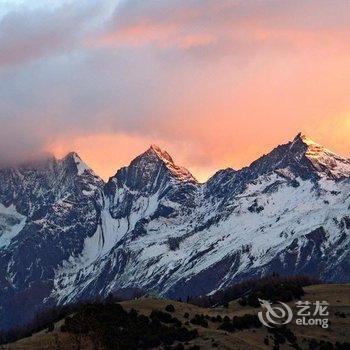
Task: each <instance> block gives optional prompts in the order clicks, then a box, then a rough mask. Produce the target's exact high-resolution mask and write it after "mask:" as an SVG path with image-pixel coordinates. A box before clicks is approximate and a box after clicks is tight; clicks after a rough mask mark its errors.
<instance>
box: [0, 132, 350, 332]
mask: <svg viewBox="0 0 350 350" xmlns="http://www.w3.org/2000/svg"><path fill="white" fill-rule="evenodd" d="M273 272H276V273H280V274H282V275H291V274H307V275H311V276H314V277H318V278H320V279H322V280H325V281H328V282H350V273H349V272H350V161H349V160H348V159H345V158H342V157H340V156H338V155H336V154H334V153H333V152H331V151H329V150H328V149H326V148H325V147H323V146H321V145H318V144H317V143H315V142H313V141H311V140H310V139H308V138H307V137H305V136H304V135H301V134H298V135H297V136H296V137H295V138H294V140H292V141H290V142H288V143H286V144H284V145H280V146H278V147H276V148H275V149H273V150H272V151H271V152H270V153H268V154H267V155H263V156H262V157H260V158H259V159H257V160H256V161H254V162H253V163H252V164H251V165H249V166H247V167H245V168H242V169H240V170H234V169H231V168H228V169H224V170H220V171H218V172H217V173H216V174H215V175H213V176H212V177H211V178H210V179H209V180H208V181H207V182H205V183H199V182H198V181H197V180H196V179H195V178H194V177H193V176H192V175H191V173H190V172H189V171H188V170H187V169H185V168H182V167H180V166H178V165H176V164H175V163H174V161H173V159H172V158H171V156H170V155H169V154H168V153H167V152H166V151H164V150H161V149H160V148H159V147H157V146H155V145H152V146H151V147H150V148H149V149H148V150H146V151H145V152H144V153H143V154H141V155H139V156H138V157H136V158H135V159H134V160H133V161H132V162H131V163H130V165H129V166H127V167H124V168H121V169H120V170H118V171H117V173H116V174H115V175H114V176H112V177H110V179H109V180H108V181H107V182H104V181H103V180H102V179H101V178H99V177H98V176H97V175H96V174H95V173H94V172H93V170H92V169H90V168H89V167H88V166H87V165H86V164H85V163H84V162H83V161H82V160H81V158H80V157H79V156H78V154H76V153H74V152H73V153H69V154H68V155H67V156H65V157H64V158H63V159H56V158H54V157H50V158H46V159H42V160H38V161H35V162H31V163H27V164H21V165H17V166H7V167H2V168H1V169H0V329H4V330H6V329H9V328H11V327H15V326H19V325H23V324H25V323H26V322H29V321H30V320H31V319H32V318H33V317H34V316H35V314H36V313H37V312H39V311H40V310H42V309H43V308H46V307H51V306H54V305H60V304H67V303H71V302H77V301H82V300H86V299H91V298H95V297H97V296H100V297H106V296H108V295H109V294H110V293H120V294H125V295H126V294H130V293H132V291H134V290H137V289H142V290H145V291H148V292H150V293H155V294H158V295H162V296H165V297H168V298H187V297H188V296H197V295H200V294H208V293H213V292H215V291H216V290H218V289H222V288H225V287H227V286H229V285H232V284H233V283H236V282H239V281H242V280H244V279H247V278H252V277H259V276H264V275H268V274H271V273H273Z"/></svg>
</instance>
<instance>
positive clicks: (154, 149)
mask: <svg viewBox="0 0 350 350" xmlns="http://www.w3.org/2000/svg"><path fill="white" fill-rule="evenodd" d="M148 152H151V153H153V154H155V155H156V156H157V158H158V159H160V160H162V161H164V162H169V163H172V164H174V161H173V159H172V158H171V156H170V154H169V153H168V152H167V151H164V150H162V149H161V148H160V147H159V146H157V145H155V144H152V145H151V146H150V148H149V149H148Z"/></svg>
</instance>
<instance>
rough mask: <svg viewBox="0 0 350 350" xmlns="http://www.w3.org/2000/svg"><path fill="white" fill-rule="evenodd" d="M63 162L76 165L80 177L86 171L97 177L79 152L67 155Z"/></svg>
mask: <svg viewBox="0 0 350 350" xmlns="http://www.w3.org/2000/svg"><path fill="white" fill-rule="evenodd" d="M62 162H63V163H69V164H74V165H75V167H76V169H77V172H78V175H79V176H80V175H83V174H84V172H85V171H88V172H89V173H92V174H93V175H95V174H94V172H93V171H92V169H91V168H90V167H89V166H88V165H87V164H86V163H85V162H84V161H83V160H82V159H81V157H80V156H79V154H78V153H77V152H69V153H67V154H66V156H64V157H63V158H62Z"/></svg>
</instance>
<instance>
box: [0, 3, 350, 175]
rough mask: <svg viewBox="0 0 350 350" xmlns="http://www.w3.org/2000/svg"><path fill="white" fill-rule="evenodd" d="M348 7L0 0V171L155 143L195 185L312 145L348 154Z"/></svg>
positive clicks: (116, 159) (114, 156)
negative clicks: (290, 146)
mask: <svg viewBox="0 0 350 350" xmlns="http://www.w3.org/2000/svg"><path fill="white" fill-rule="evenodd" d="M349 42H350V1H347V0H327V1H325V0H284V1H275V0H265V1H260V0H255V1H253V0H231V1H229V0H215V1H213V0H163V1H159V0H158V1H155V0H119V1H116V0H114V1H112V0H89V1H87V0H86V1H77V0H76V1H73V0H70V1H69V0H67V1H63V0H16V1H14V0H0V164H11V163H14V162H15V163H16V162H22V161H26V160H28V159H32V158H36V157H39V156H42V155H44V154H47V153H53V154H54V155H56V156H57V157H62V156H64V155H65V154H66V153H68V152H69V151H76V152H78V153H79V154H80V156H81V157H82V158H83V159H84V161H85V162H86V163H87V164H89V165H90V166H91V167H92V168H93V169H94V170H95V172H96V173H97V174H99V175H100V176H102V177H103V178H104V179H107V178H108V177H109V176H112V175H113V174H114V173H115V172H116V171H117V169H119V168H120V167H121V166H124V165H127V164H128V163H129V162H130V161H131V159H133V158H134V157H135V156H137V155H138V154H140V153H142V152H143V151H145V150H146V149H147V148H148V147H149V145H150V144H157V145H159V146H160V147H161V148H163V149H166V150H167V151H168V152H169V153H170V154H171V155H172V156H173V158H174V160H175V161H176V163H178V164H180V165H183V166H185V167H187V168H188V169H189V170H190V171H191V172H192V173H193V174H194V175H195V176H196V177H197V178H198V179H199V180H200V181H205V180H206V179H207V178H208V177H209V176H211V175H212V174H213V173H214V172H215V171H217V170H219V169H221V168H226V167H232V168H236V169H237V168H240V167H242V166H245V165H248V164H249V163H250V162H252V161H253V160H255V159H256V158H258V157H259V156H261V155H262V154H264V153H267V152H269V151H270V150H271V149H272V148H273V147H275V146H277V145H278V144H282V143H285V142H287V141H289V140H291V139H293V138H294V136H295V135H296V134H297V133H298V132H302V133H304V134H306V135H307V136H308V137H309V138H311V139H313V140H314V141H316V142H318V143H321V144H323V145H325V146H326V147H327V148H329V149H331V150H333V151H335V152H336V153H339V154H341V155H343V156H344V157H347V158H348V157H350V137H349V135H350V45H349Z"/></svg>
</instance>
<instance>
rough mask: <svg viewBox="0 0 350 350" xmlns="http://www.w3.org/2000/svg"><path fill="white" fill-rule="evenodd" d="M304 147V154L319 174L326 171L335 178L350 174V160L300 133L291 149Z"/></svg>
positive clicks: (292, 143)
mask: <svg viewBox="0 0 350 350" xmlns="http://www.w3.org/2000/svg"><path fill="white" fill-rule="evenodd" d="M300 147H302V148H303V153H304V156H305V157H306V158H307V159H308V160H309V161H310V162H311V163H312V165H313V166H314V168H315V169H316V170H317V172H318V173H319V174H322V173H326V174H327V175H330V176H331V177H334V178H342V177H349V176H350V161H349V160H347V159H345V158H343V157H341V156H339V155H337V154H336V153H334V152H332V151H330V150H329V149H327V148H326V147H324V146H322V145H320V144H318V143H316V142H315V141H313V140H311V139H310V138H309V137H307V136H306V135H305V134H302V133H299V134H298V135H297V136H296V137H295V138H294V140H293V141H292V142H291V144H290V150H292V149H294V148H295V149H300Z"/></svg>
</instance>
